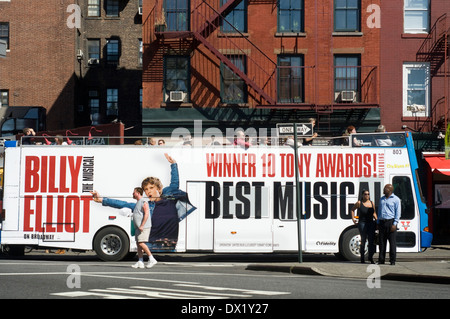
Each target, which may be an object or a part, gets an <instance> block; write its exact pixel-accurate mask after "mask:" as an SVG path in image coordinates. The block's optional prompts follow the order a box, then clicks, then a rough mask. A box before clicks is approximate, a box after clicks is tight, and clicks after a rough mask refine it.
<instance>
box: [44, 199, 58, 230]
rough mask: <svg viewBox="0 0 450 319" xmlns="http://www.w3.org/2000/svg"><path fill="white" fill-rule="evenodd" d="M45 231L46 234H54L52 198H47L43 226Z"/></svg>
mask: <svg viewBox="0 0 450 319" xmlns="http://www.w3.org/2000/svg"><path fill="white" fill-rule="evenodd" d="M45 226H46V228H45V231H46V232H48V233H52V232H53V233H54V232H56V228H55V227H54V226H53V196H52V195H48V196H47V224H46V225H45Z"/></svg>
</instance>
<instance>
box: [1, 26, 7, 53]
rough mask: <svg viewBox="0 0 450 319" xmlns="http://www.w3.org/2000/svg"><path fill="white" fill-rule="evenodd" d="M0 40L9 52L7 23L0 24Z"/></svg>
mask: <svg viewBox="0 0 450 319" xmlns="http://www.w3.org/2000/svg"><path fill="white" fill-rule="evenodd" d="M0 40H3V41H5V42H6V49H7V50H9V22H0Z"/></svg>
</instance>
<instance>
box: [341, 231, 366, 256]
mask: <svg viewBox="0 0 450 319" xmlns="http://www.w3.org/2000/svg"><path fill="white" fill-rule="evenodd" d="M360 246H361V236H360V234H359V230H358V228H350V229H349V230H347V231H346V232H345V233H344V234H343V235H342V237H341V241H340V243H339V252H340V254H341V255H342V257H344V258H345V259H346V260H349V261H359V260H361V255H360ZM365 252H366V254H367V243H366V249H365Z"/></svg>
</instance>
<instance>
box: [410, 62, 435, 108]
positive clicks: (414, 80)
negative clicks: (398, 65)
mask: <svg viewBox="0 0 450 319" xmlns="http://www.w3.org/2000/svg"><path fill="white" fill-rule="evenodd" d="M403 116H425V117H427V116H430V64H429V63H415V62H414V63H404V64H403Z"/></svg>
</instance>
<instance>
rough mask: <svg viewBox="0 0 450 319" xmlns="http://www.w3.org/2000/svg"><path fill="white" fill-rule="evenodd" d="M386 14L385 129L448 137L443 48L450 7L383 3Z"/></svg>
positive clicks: (433, 0)
mask: <svg viewBox="0 0 450 319" xmlns="http://www.w3.org/2000/svg"><path fill="white" fill-rule="evenodd" d="M381 8H382V28H381V56H380V58H381V60H380V64H381V67H382V72H381V81H380V85H381V86H380V90H381V94H380V97H381V109H380V110H381V119H382V121H383V123H384V124H385V125H386V127H387V128H388V130H397V131H398V130H401V129H402V127H403V126H405V127H406V128H407V129H410V130H413V131H419V132H432V131H434V132H436V133H437V131H444V132H445V128H444V127H445V114H447V117H448V112H449V101H448V98H449V93H450V92H449V91H448V90H449V81H450V71H449V70H450V68H449V62H448V49H447V58H445V52H444V51H445V47H444V45H443V43H442V42H443V40H445V37H447V38H448V36H449V34H448V32H449V28H450V6H449V3H448V1H446V0H430V1H428V0H420V1H389V0H382V1H381ZM440 41H441V42H440ZM447 47H448V43H447ZM443 119H444V121H443Z"/></svg>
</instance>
